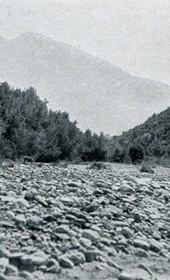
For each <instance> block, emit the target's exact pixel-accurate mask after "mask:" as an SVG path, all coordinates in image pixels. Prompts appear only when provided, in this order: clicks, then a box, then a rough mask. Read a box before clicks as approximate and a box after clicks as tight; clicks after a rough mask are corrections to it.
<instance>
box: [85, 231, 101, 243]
mask: <svg viewBox="0 0 170 280" xmlns="http://www.w3.org/2000/svg"><path fill="white" fill-rule="evenodd" d="M82 237H84V238H86V239H90V240H91V241H92V242H93V241H96V240H98V239H99V234H98V232H97V231H94V230H91V229H87V230H84V231H83V232H82Z"/></svg>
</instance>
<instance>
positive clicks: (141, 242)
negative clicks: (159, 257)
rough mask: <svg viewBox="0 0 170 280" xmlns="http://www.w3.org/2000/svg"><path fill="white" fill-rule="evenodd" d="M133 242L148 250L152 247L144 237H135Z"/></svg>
mask: <svg viewBox="0 0 170 280" xmlns="http://www.w3.org/2000/svg"><path fill="white" fill-rule="evenodd" d="M133 243H134V245H135V246H136V247H139V248H142V249H144V250H146V251H148V250H149V248H150V245H149V243H148V242H147V241H146V240H143V239H134V241H133Z"/></svg>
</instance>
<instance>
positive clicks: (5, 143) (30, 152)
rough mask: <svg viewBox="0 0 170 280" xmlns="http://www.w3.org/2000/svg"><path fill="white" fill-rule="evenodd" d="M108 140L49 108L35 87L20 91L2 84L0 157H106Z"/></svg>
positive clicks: (0, 100)
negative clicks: (85, 129) (82, 128)
mask: <svg viewBox="0 0 170 280" xmlns="http://www.w3.org/2000/svg"><path fill="white" fill-rule="evenodd" d="M106 142H107V140H106V138H105V137H104V135H103V134H102V133H101V134H100V135H99V136H98V135H96V134H92V132H91V131H90V130H87V131H86V132H85V133H82V132H81V131H80V130H79V129H78V128H77V125H76V122H71V121H70V120H69V115H68V114H67V113H66V112H63V113H62V112H60V111H58V112H53V111H52V110H50V111H49V110H48V108H47V102H46V101H41V100H40V99H39V97H38V96H37V94H36V92H35V90H34V89H33V88H30V89H27V90H25V91H21V90H20V89H16V90H14V89H11V88H10V87H9V85H8V84H7V83H3V84H1V85H0V156H1V157H8V158H11V159H16V158H22V157H24V156H32V157H33V158H34V159H35V160H37V161H43V162H50V161H57V160H61V159H68V160H79V161H80V160H104V159H106V154H107V144H106Z"/></svg>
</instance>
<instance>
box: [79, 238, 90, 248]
mask: <svg viewBox="0 0 170 280" xmlns="http://www.w3.org/2000/svg"><path fill="white" fill-rule="evenodd" d="M79 242H80V244H81V245H82V246H84V247H86V248H89V247H91V245H92V242H91V240H90V239H87V238H83V237H82V238H80V239H79Z"/></svg>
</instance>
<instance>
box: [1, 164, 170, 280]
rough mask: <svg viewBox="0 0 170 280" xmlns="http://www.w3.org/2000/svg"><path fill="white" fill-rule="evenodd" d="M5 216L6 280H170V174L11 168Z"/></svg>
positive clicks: (4, 180)
mask: <svg viewBox="0 0 170 280" xmlns="http://www.w3.org/2000/svg"><path fill="white" fill-rule="evenodd" d="M0 213H1V215H0V280H7V279H9V280H15V279H18V280H20V279H28V280H33V279H39V280H43V279H51V280H54V279H63V280H64V279H77V280H78V279H81V280H85V279H102V280H104V279H105V280H117V279H119V280H148V279H153V280H154V279H158V280H159V279H161V280H162V279H163V280H164V279H167V280H168V279H170V169H168V168H163V167H157V168H156V169H155V173H154V174H148V173H140V172H139V170H138V167H136V166H128V165H119V164H113V165H111V167H109V168H107V169H102V170H95V169H89V168H87V167H86V166H75V165H70V166H68V167H67V168H63V167H59V166H56V165H53V164H35V163H28V164H15V165H14V166H13V167H5V166H4V167H1V169H0ZM168 275H169V276H168Z"/></svg>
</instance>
